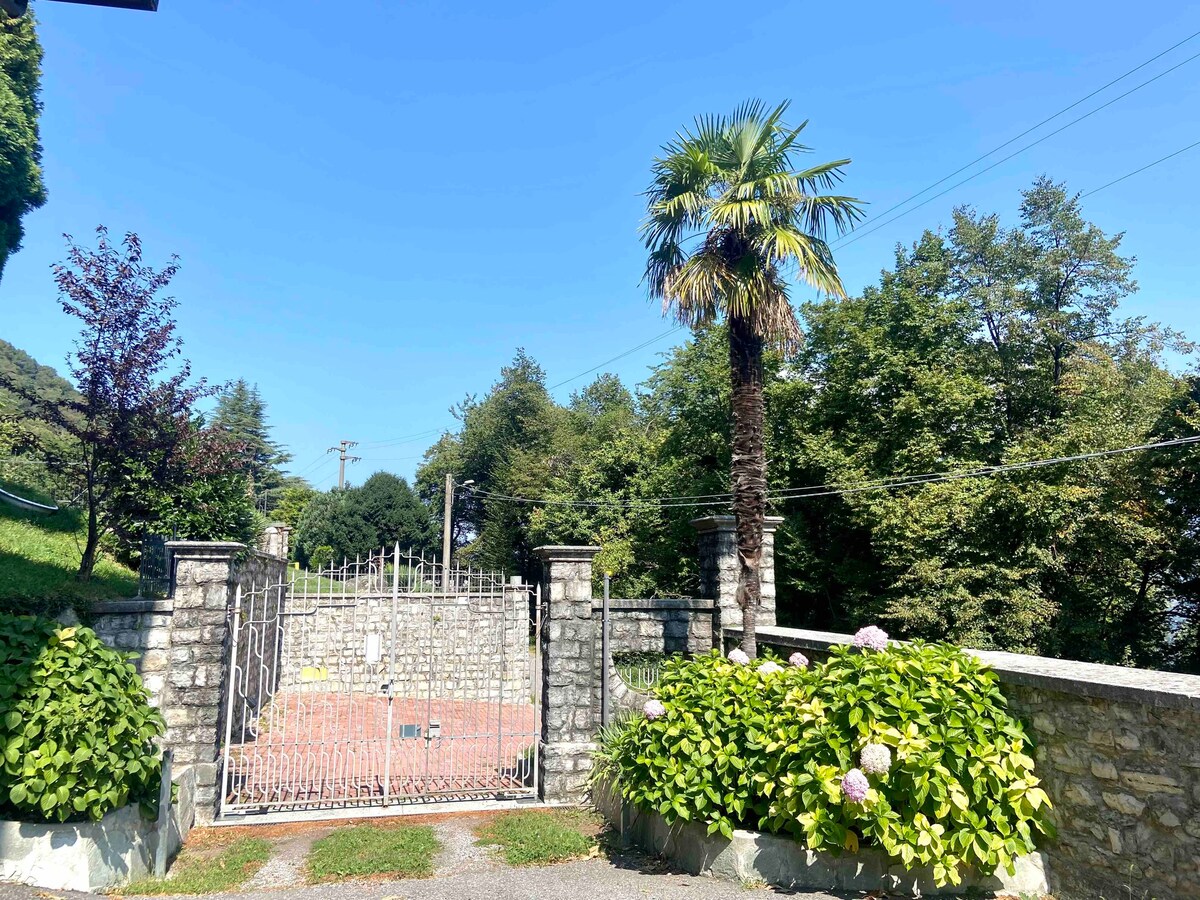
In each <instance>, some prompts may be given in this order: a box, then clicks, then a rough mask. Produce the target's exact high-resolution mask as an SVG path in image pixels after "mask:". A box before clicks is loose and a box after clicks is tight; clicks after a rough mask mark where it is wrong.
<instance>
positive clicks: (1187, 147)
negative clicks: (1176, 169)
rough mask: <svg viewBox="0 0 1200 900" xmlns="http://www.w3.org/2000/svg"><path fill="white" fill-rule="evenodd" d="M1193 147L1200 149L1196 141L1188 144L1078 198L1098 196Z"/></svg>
mask: <svg viewBox="0 0 1200 900" xmlns="http://www.w3.org/2000/svg"><path fill="white" fill-rule="evenodd" d="M1193 147H1200V141H1196V142H1195V143H1194V144H1188V145H1187V146H1186V147H1181V148H1180V149H1178V150H1176V151H1175V152H1174V153H1168V154H1167V155H1166V156H1164V157H1162V158H1161V159H1156V160H1155V161H1154V162H1152V163H1146V165H1144V166H1142V167H1141V168H1140V169H1134V170H1133V171H1132V172H1126V173H1125V174H1124V175H1122V176H1121V177H1120V178H1114V179H1113V180H1112V181H1110V182H1109V183H1108V184H1102V185H1100V187H1098V188H1092V189H1091V190H1090V191H1088V192H1087V193H1084V194H1080V195H1079V196H1080V198H1081V199H1082V198H1083V197H1090V196H1092V194H1098V193H1100V192H1101V191H1102V190H1104V189H1105V188H1110V187H1112V186H1113V185H1114V184H1119V183H1121V182H1122V181H1124V180H1125V179H1126V178H1132V177H1133V176H1134V175H1140V174H1141V173H1142V172H1145V171H1146V170H1147V169H1153V168H1154V167H1155V166H1157V165H1158V164H1159V163H1164V162H1166V161H1167V160H1168V159H1174V158H1175V157H1176V156H1178V155H1179V154H1180V153H1186V152H1187V151H1189V150H1191V149H1192V148H1193Z"/></svg>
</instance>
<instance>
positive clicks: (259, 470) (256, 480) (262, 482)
mask: <svg viewBox="0 0 1200 900" xmlns="http://www.w3.org/2000/svg"><path fill="white" fill-rule="evenodd" d="M212 424H213V427H214V428H218V429H220V430H221V431H223V432H224V433H225V434H226V435H228V437H229V438H230V441H231V443H233V444H234V445H236V446H237V447H238V453H237V458H238V460H239V464H238V465H237V467H236V470H237V471H239V472H241V473H242V474H244V475H245V476H246V479H247V481H248V482H249V485H250V496H251V497H252V498H253V500H254V502H255V506H256V508H257V509H258V510H259V512H261V513H263V514H264V515H272V514H273V513H274V511H275V509H276V507H278V505H279V503H280V502H281V500H282V491H283V490H284V486H285V484H284V475H283V471H282V466H284V465H285V464H287V463H288V462H290V461H291V459H292V455H291V454H290V453H287V452H285V451H283V450H282V449H280V446H279V445H278V444H277V443H275V442H274V441H273V440H271V429H270V426H268V425H267V405H266V403H265V402H263V399H262V395H261V394H260V393H259V392H258V387H257V386H253V387H252V386H250V385H248V384H246V381H245V379H243V378H239V379H238V380H237V381H235V382H234V383H233V384H232V385H230V386H229V387H228V388H227V389H226V390H225V391H224V392H223V393H222V394H221V396H220V398H219V399H218V400H217V411H216V413H215V414H214V415H213V421H212Z"/></svg>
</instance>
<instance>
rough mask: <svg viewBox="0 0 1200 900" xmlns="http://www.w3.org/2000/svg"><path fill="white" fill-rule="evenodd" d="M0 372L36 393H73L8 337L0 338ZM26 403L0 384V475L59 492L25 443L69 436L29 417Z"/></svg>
mask: <svg viewBox="0 0 1200 900" xmlns="http://www.w3.org/2000/svg"><path fill="white" fill-rule="evenodd" d="M0 375H5V376H7V377H9V378H11V379H12V380H13V381H14V382H15V383H17V384H19V385H23V386H24V387H26V388H27V389H29V390H30V391H32V392H34V393H36V394H37V395H38V396H40V397H45V398H46V399H48V400H62V399H64V398H67V397H71V396H73V395H75V389H74V388H73V387H72V386H71V383H70V382H69V381H67V380H66V379H65V378H63V377H62V376H61V375H59V374H58V372H56V371H55V370H54V369H52V368H50V367H49V366H43V365H42V364H41V363H39V362H38V361H37V360H36V359H34V358H33V357H32V356H30V355H29V354H28V353H26V352H25V351H24V350H21V349H19V348H17V347H14V346H13V345H12V344H10V343H9V342H8V341H4V340H0ZM29 411H30V404H29V402H28V401H27V400H25V399H24V398H22V397H20V396H18V395H17V394H14V393H13V392H11V391H8V390H5V389H4V388H2V387H0V479H3V480H4V481H6V482H11V483H15V484H17V485H24V486H25V487H28V488H29V489H31V490H38V491H42V492H45V493H51V494H53V493H60V492H61V490H62V488H61V486H58V485H55V484H54V483H53V481H52V479H50V478H49V477H48V476H47V474H46V472H45V469H44V468H43V467H42V466H41V465H39V462H40V456H39V454H38V453H37V451H36V450H33V449H29V445H30V443H31V439H32V443H34V444H35V445H36V444H37V443H39V442H40V443H41V444H42V445H51V446H53V445H61V444H62V442H64V441H67V440H69V438H68V437H67V436H66V435H64V434H62V433H61V432H60V431H58V430H57V429H55V428H52V427H50V426H49V425H46V424H44V423H42V422H37V421H34V420H32V419H30V418H29Z"/></svg>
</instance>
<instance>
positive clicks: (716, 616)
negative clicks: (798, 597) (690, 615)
mask: <svg viewBox="0 0 1200 900" xmlns="http://www.w3.org/2000/svg"><path fill="white" fill-rule="evenodd" d="M734 523H735V520H734V517H733V516H704V517H703V518H700V519H693V520H692V523H691V524H692V527H693V528H695V529H696V531H697V532H698V535H697V541H698V543H699V545H700V596H701V597H703V598H704V599H706V600H707V599H711V600H712V601H713V617H712V621H713V646H714V647H721V630H722V629H723V628H724V627H725V626H727V625H741V624H742V610H741V607H739V606H738V602H737V584H738V558H737V534H736V531H735V524H734ZM782 524H783V516H767V517H766V518H765V519H764V520H763V543H762V563H761V566H760V568H759V580H760V582H761V585H762V590H761V594H762V598H761V599H762V602H761V605H760V606H759V609H758V624H759V625H774V624H775V532H776V530H777V529H778V528H779V526H780V525H782Z"/></svg>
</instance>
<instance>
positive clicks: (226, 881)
mask: <svg viewBox="0 0 1200 900" xmlns="http://www.w3.org/2000/svg"><path fill="white" fill-rule="evenodd" d="M270 855H271V842H270V841H266V840H263V839H262V838H252V837H244V838H238V839H237V840H235V841H233V843H231V844H227V845H225V846H219V845H218V846H212V845H201V846H199V847H184V848H183V850H181V851H180V853H179V856H178V857H176V859H175V862H174V864H173V865H172V866H171V869H170V872H169V873H168V876H167V877H166V878H144V879H142V880H141V881H135V882H133V883H132V884H130V885H129V886H128V887H125V888H122V890H121V893H122V894H216V893H219V892H221V891H230V890H234V889H236V888H238V887H240V886H241V885H242V884H244V883H245V882H246V881H248V880H249V879H250V878H251V877H252V876H253V875H254V873H255V872H257V871H258V870H259V869H261V868H262V867H263V863H265V862H266V861H267V859H268V857H270Z"/></svg>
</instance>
